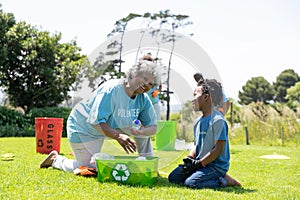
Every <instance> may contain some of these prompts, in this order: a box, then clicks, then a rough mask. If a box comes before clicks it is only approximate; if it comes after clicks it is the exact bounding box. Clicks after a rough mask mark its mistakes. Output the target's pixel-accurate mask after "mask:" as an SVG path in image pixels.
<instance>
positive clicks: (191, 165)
mask: <svg viewBox="0 0 300 200" xmlns="http://www.w3.org/2000/svg"><path fill="white" fill-rule="evenodd" d="M183 162H184V165H182V170H183V171H184V172H194V171H196V170H197V169H200V168H203V167H204V166H203V165H202V163H201V162H200V160H195V159H193V158H191V157H186V158H184V159H183Z"/></svg>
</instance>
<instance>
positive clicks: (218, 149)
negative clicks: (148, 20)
mask: <svg viewBox="0 0 300 200" xmlns="http://www.w3.org/2000/svg"><path fill="white" fill-rule="evenodd" d="M225 142H226V141H225V140H218V141H217V143H216V145H215V146H214V148H213V149H212V150H211V151H210V152H208V153H207V154H206V155H205V156H204V157H203V158H201V159H200V163H201V164H202V165H203V166H206V165H208V164H209V163H211V162H213V161H214V160H215V159H217V158H218V157H219V156H220V155H221V153H222V151H223V149H224V145H225Z"/></svg>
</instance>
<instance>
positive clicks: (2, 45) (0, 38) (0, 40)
mask: <svg viewBox="0 0 300 200" xmlns="http://www.w3.org/2000/svg"><path fill="white" fill-rule="evenodd" d="M15 23H16V22H15V18H14V15H13V14H12V13H4V12H3V11H2V9H1V4H0V66H2V65H3V64H4V62H5V60H6V58H7V56H6V44H7V38H6V33H7V32H8V30H9V29H10V28H11V27H13V26H14V25H15ZM1 80H2V77H1V73H0V86H2V81H1Z"/></svg>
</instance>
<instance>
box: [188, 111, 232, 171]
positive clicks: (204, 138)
mask: <svg viewBox="0 0 300 200" xmlns="http://www.w3.org/2000/svg"><path fill="white" fill-rule="evenodd" d="M218 140H225V146H224V149H223V151H222V153H221V155H220V156H219V157H218V158H217V159H216V160H214V161H213V162H211V163H209V165H210V166H211V167H213V168H215V169H216V170H217V171H219V172H221V173H223V174H225V173H226V172H227V171H228V169H229V160H230V152H229V142H228V126H227V123H226V121H225V119H224V117H223V115H222V114H221V113H220V112H218V111H216V110H215V111H214V112H213V113H212V114H211V115H209V116H206V117H200V118H199V119H198V120H197V121H196V123H195V126H194V142H195V144H196V159H201V158H202V157H203V156H205V155H206V154H207V153H208V152H210V151H211V150H212V149H213V148H214V146H215V144H216V142H217V141H218Z"/></svg>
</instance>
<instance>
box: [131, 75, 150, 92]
mask: <svg viewBox="0 0 300 200" xmlns="http://www.w3.org/2000/svg"><path fill="white" fill-rule="evenodd" d="M154 83H155V82H154V78H153V76H152V75H151V74H150V73H138V74H137V75H136V76H135V77H133V78H132V79H131V80H130V86H131V88H132V89H133V90H134V92H135V93H136V94H142V93H145V92H147V91H148V90H150V89H151V88H152V87H153V86H154Z"/></svg>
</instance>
